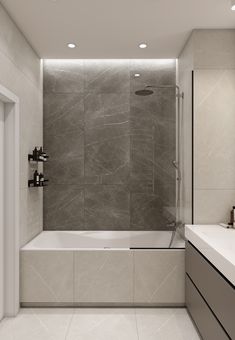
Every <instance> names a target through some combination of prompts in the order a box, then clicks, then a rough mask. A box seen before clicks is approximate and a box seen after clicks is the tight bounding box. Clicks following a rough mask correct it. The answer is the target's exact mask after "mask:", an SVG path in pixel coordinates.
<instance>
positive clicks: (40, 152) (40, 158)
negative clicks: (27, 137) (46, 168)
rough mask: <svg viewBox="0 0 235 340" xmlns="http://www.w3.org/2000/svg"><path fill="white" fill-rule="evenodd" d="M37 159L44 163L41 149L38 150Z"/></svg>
mask: <svg viewBox="0 0 235 340" xmlns="http://www.w3.org/2000/svg"><path fill="white" fill-rule="evenodd" d="M38 159H39V160H40V161H43V162H44V161H45V158H44V153H43V151H42V147H40V149H39V156H38Z"/></svg>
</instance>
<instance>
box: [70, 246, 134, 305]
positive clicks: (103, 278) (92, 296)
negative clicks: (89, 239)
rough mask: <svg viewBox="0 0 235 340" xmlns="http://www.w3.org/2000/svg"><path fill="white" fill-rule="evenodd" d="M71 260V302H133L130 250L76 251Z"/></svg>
mask: <svg viewBox="0 0 235 340" xmlns="http://www.w3.org/2000/svg"><path fill="white" fill-rule="evenodd" d="M74 261H75V262H74V270H75V275H74V282H75V285H74V302H75V303H120V304H122V303H132V302H133V252H131V251H128V250H127V251H125V250H123V251H122V250H121V251H120V250H117V251H115V250H98V251H89V250H88V251H77V252H76V253H75V256H74Z"/></svg>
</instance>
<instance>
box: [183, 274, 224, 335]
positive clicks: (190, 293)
mask: <svg viewBox="0 0 235 340" xmlns="http://www.w3.org/2000/svg"><path fill="white" fill-rule="evenodd" d="M186 303H187V307H188V311H189V313H190V314H191V316H192V318H193V320H194V322H195V324H196V326H197V327H198V329H199V330H200V334H201V336H202V338H203V340H228V339H229V337H228V336H227V334H226V333H225V332H224V330H223V328H222V327H221V326H220V324H219V323H218V321H217V320H216V318H215V316H214V315H213V313H212V312H211V311H210V309H209V308H208V306H207V304H206V303H205V301H204V300H203V299H202V297H201V295H200V294H199V293H198V291H197V290H196V288H195V286H194V285H193V283H192V282H191V280H190V279H189V278H188V276H187V275H186Z"/></svg>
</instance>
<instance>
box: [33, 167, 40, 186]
mask: <svg viewBox="0 0 235 340" xmlns="http://www.w3.org/2000/svg"><path fill="white" fill-rule="evenodd" d="M33 181H34V185H35V186H38V185H39V184H40V180H39V173H38V171H37V170H35V171H34V175H33Z"/></svg>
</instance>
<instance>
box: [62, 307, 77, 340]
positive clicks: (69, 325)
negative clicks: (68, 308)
mask: <svg viewBox="0 0 235 340" xmlns="http://www.w3.org/2000/svg"><path fill="white" fill-rule="evenodd" d="M74 315H75V310H74V308H73V313H72V315H71V318H70V320H69V323H68V326H67V329H66V332H65V338H64V340H68V335H69V331H70V329H71V325H72V321H73V318H74Z"/></svg>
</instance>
